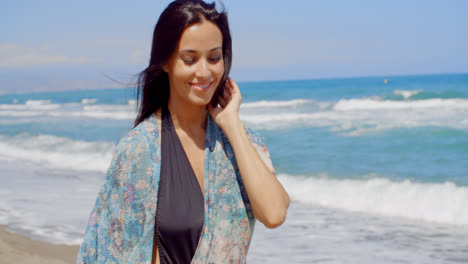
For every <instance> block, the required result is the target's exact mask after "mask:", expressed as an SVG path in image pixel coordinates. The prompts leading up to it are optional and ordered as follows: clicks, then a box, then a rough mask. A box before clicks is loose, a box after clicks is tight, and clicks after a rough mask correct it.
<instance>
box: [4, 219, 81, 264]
mask: <svg viewBox="0 0 468 264" xmlns="http://www.w3.org/2000/svg"><path fill="white" fill-rule="evenodd" d="M78 249H79V246H66V245H54V244H50V243H47V242H42V241H37V240H32V239H30V238H28V237H26V236H23V235H19V234H13V233H10V232H8V231H6V230H5V226H3V225H0V264H6V263H8V264H10V263H24V264H29V263H35V264H46V263H47V264H66V263H75V257H76V254H77V252H78Z"/></svg>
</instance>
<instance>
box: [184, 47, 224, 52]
mask: <svg viewBox="0 0 468 264" xmlns="http://www.w3.org/2000/svg"><path fill="white" fill-rule="evenodd" d="M217 49H221V47H216V48H212V49H210V52H212V51H215V50H217ZM180 52H188V53H197V52H198V51H196V50H192V49H185V50H181V51H180Z"/></svg>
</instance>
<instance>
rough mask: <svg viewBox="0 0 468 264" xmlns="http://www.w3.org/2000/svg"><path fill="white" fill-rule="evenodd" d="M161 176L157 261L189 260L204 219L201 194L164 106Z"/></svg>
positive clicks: (157, 227)
mask: <svg viewBox="0 0 468 264" xmlns="http://www.w3.org/2000/svg"><path fill="white" fill-rule="evenodd" d="M161 123H162V125H161V134H162V135H161V178H160V181H159V190H158V206H157V210H156V226H155V232H156V239H157V243H158V250H159V256H160V262H161V264H163V263H174V264H175V263H177V264H180V263H190V262H191V261H192V258H193V256H194V254H195V250H196V248H197V246H198V241H199V239H200V235H201V231H202V228H203V221H204V211H205V209H204V205H205V202H204V197H203V193H202V191H201V188H200V184H199V183H198V180H197V177H196V175H195V172H194V171H193V168H192V166H191V165H190V162H189V160H188V158H187V155H186V153H185V151H184V148H183V146H182V144H181V142H180V140H179V138H178V136H177V134H176V132H175V129H174V125H173V123H172V119H171V115H170V113H169V110H168V109H167V106H166V107H163V110H162V114H161Z"/></svg>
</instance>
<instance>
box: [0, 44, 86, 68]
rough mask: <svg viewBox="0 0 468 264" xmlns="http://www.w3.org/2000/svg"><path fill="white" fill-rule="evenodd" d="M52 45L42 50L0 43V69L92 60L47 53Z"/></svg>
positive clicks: (80, 62)
mask: <svg viewBox="0 0 468 264" xmlns="http://www.w3.org/2000/svg"><path fill="white" fill-rule="evenodd" d="M53 46H54V45H53V44H50V43H49V44H47V45H45V46H43V47H42V48H35V49H33V48H26V47H23V46H20V45H18V44H14V43H0V68H4V69H6V68H21V67H27V66H41V65H58V64H83V63H87V62H93V60H91V59H88V58H85V57H83V56H79V57H68V56H64V55H57V54H53V53H52V52H50V51H49V49H50V47H53Z"/></svg>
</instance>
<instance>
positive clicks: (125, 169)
mask: <svg viewBox="0 0 468 264" xmlns="http://www.w3.org/2000/svg"><path fill="white" fill-rule="evenodd" d="M246 131H247V134H248V136H249V139H250V141H251V142H252V144H253V146H254V147H255V149H256V150H257V152H258V153H259V154H260V156H261V157H262V159H263V160H264V162H265V163H266V165H267V166H268V167H269V168H270V170H272V171H274V170H273V166H272V164H271V160H270V155H269V153H268V150H267V148H266V147H265V145H264V144H263V143H262V141H261V139H260V138H259V137H258V136H257V135H256V134H255V133H254V132H253V131H252V130H250V129H247V130H246ZM159 133H160V132H159V130H158V123H157V119H156V117H155V116H154V115H151V116H150V117H148V118H146V119H145V120H144V121H143V122H141V123H140V124H139V125H138V126H137V127H135V128H134V129H132V130H131V131H130V132H129V133H128V135H127V136H126V137H124V138H123V139H122V140H121V141H120V142H119V144H118V145H117V148H116V151H115V153H114V156H113V159H112V163H111V166H110V168H109V170H108V172H107V174H106V181H105V183H104V184H103V186H102V187H101V189H100V191H99V194H98V197H97V199H96V203H95V205H94V208H93V210H92V212H91V216H90V218H89V222H88V226H87V228H86V231H85V235H84V239H83V243H82V245H81V248H80V250H79V252H78V256H77V259H76V263H80V264H81V263H145V264H150V263H151V260H152V254H153V239H154V236H155V232H154V231H155V229H154V228H155V220H156V219H155V217H156V208H157V203H158V201H157V197H158V195H157V193H158V187H159V177H160V168H161V145H160V135H159ZM204 153H205V154H204V155H205V164H204V193H205V197H204V199H205V211H204V212H205V218H204V223H203V229H202V233H201V235H200V239H199V242H198V246H197V249H196V251H195V255H194V256H193V259H192V263H245V261H246V255H247V250H248V248H249V244H250V240H251V237H252V232H253V229H254V225H255V218H254V215H253V212H252V207H251V205H250V201H249V198H248V197H247V192H246V190H245V187H244V185H243V182H242V178H241V175H240V173H239V169H238V167H237V164H236V159H235V157H234V151H233V149H232V146H231V145H230V143H229V141H228V139H227V137H226V135H225V134H224V133H223V131H222V130H221V129H220V127H219V126H218V125H217V124H216V122H215V121H214V120H213V119H212V118H211V116H210V115H208V121H207V128H206V140H205V152H204Z"/></svg>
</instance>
